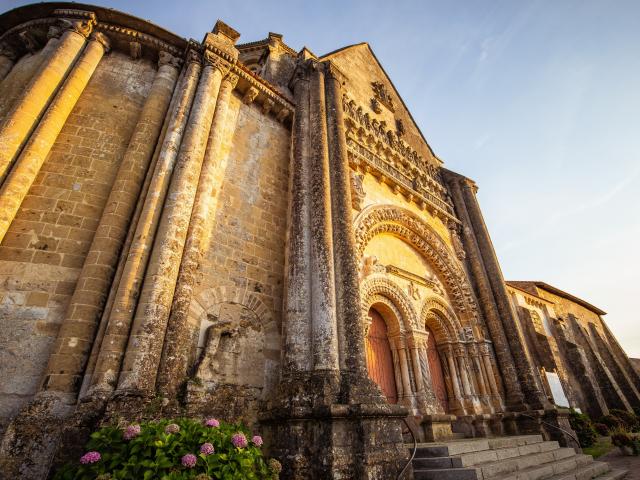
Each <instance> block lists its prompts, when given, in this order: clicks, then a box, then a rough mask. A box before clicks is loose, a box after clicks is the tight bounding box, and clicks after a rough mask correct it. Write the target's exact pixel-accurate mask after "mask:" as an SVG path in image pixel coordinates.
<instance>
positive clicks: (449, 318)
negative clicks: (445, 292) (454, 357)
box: [420, 297, 462, 343]
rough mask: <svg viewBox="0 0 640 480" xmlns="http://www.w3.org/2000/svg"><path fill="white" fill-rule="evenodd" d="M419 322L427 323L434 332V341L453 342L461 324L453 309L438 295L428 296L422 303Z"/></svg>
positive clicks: (460, 328) (456, 337)
mask: <svg viewBox="0 0 640 480" xmlns="http://www.w3.org/2000/svg"><path fill="white" fill-rule="evenodd" d="M420 324H421V325H427V326H428V327H429V328H430V329H431V330H432V331H433V333H434V335H435V337H436V341H437V342H438V343H441V342H443V341H444V342H455V341H456V340H457V339H458V335H459V332H462V325H461V324H460V321H459V320H458V318H457V317H456V314H455V312H454V311H453V309H452V308H451V307H450V306H449V305H447V304H446V303H445V302H443V301H442V300H441V299H440V298H438V297H429V298H427V299H426V300H425V301H424V303H423V304H422V311H421V312H420Z"/></svg>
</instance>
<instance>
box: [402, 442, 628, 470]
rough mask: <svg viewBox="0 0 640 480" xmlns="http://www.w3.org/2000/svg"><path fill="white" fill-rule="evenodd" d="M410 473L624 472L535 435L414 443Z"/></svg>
mask: <svg viewBox="0 0 640 480" xmlns="http://www.w3.org/2000/svg"><path fill="white" fill-rule="evenodd" d="M413 472H414V478H415V480H543V479H544V480H591V479H597V480H618V479H621V478H623V477H624V476H625V475H626V473H627V472H626V471H625V470H611V469H610V467H609V465H608V464H606V463H604V462H595V461H594V460H593V458H592V457H591V456H590V455H582V454H576V453H575V451H574V450H573V448H560V446H559V445H558V442H545V441H543V440H542V436H540V435H526V436H518V437H498V438H475V439H458V440H451V441H446V442H442V443H422V444H418V449H417V451H416V456H415V458H414V459H413Z"/></svg>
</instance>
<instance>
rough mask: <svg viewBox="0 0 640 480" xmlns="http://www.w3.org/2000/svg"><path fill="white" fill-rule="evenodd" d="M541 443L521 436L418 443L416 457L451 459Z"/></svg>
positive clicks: (532, 438)
mask: <svg viewBox="0 0 640 480" xmlns="http://www.w3.org/2000/svg"><path fill="white" fill-rule="evenodd" d="M541 442H542V436H541V435H522V436H517V437H499V438H474V439H462V440H452V441H448V442H438V443H420V444H418V450H417V451H416V456H419V457H420V458H426V457H451V456H454V455H461V454H464V453H472V452H481V451H484V450H497V449H502V448H507V447H514V446H525V445H531V444H536V443H541Z"/></svg>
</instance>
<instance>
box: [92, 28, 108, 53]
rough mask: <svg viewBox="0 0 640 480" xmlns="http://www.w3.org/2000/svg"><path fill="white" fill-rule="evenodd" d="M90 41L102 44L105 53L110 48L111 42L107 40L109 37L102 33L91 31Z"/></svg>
mask: <svg viewBox="0 0 640 480" xmlns="http://www.w3.org/2000/svg"><path fill="white" fill-rule="evenodd" d="M91 41H93V42H98V43H99V44H100V45H102V48H103V49H104V53H107V52H108V51H109V50H111V42H110V41H109V37H107V36H106V35H105V34H104V33H101V32H93V33H92V34H91Z"/></svg>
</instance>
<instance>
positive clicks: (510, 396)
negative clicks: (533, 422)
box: [446, 172, 525, 410]
mask: <svg viewBox="0 0 640 480" xmlns="http://www.w3.org/2000/svg"><path fill="white" fill-rule="evenodd" d="M446 178H447V181H448V185H449V190H450V192H451V196H452V197H453V202H454V204H455V206H456V211H457V213H458V218H460V220H461V221H462V223H463V227H462V234H463V235H462V238H463V242H464V246H465V252H466V253H467V259H468V263H469V267H470V269H471V273H472V275H473V278H474V280H475V285H476V291H477V294H478V297H479V299H480V306H481V308H482V310H483V313H484V318H485V320H486V322H487V327H488V329H489V333H490V335H491V338H492V339H493V346H494V349H495V352H496V357H497V359H498V363H499V366H500V372H501V373H502V379H503V383H504V387H505V397H506V398H505V400H506V404H507V406H508V407H509V408H512V409H516V410H521V409H524V408H525V405H524V395H523V393H522V390H521V388H520V383H519V380H518V374H517V372H516V368H515V361H514V358H513V355H512V353H511V349H510V347H509V342H508V341H507V336H506V334H505V329H504V326H503V324H502V320H501V319H500V314H499V313H498V308H497V306H496V304H495V301H494V298H493V293H492V290H491V286H490V284H489V280H488V274H487V271H486V270H485V265H484V262H483V259H482V257H481V255H480V251H479V247H478V243H477V242H476V238H475V235H474V232H473V230H472V229H471V227H470V223H471V220H470V218H469V214H468V212H467V208H466V204H465V200H464V197H463V194H462V187H461V185H460V182H461V181H462V178H463V177H460V176H459V175H456V174H453V173H452V172H451V173H449V172H447V174H446Z"/></svg>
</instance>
